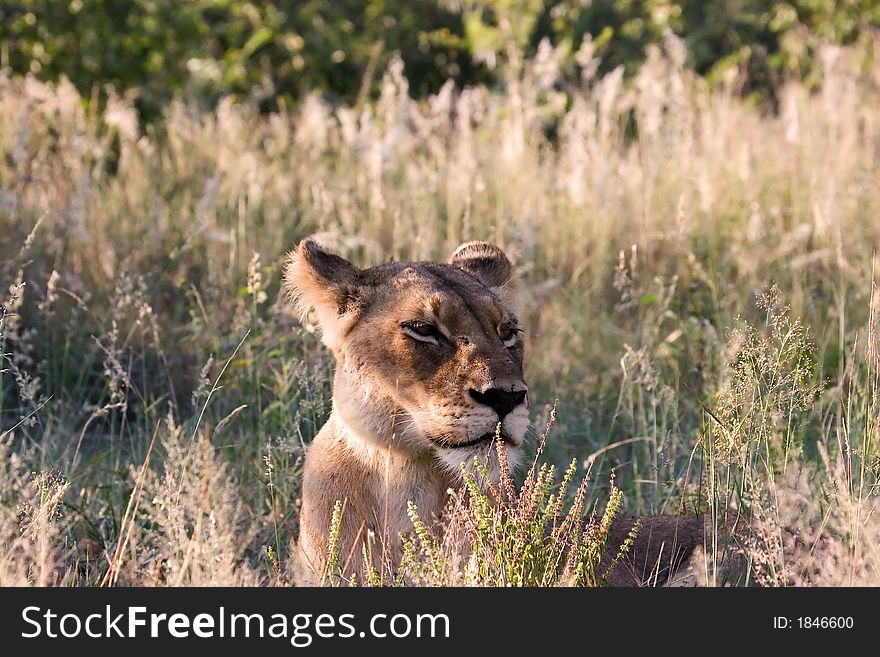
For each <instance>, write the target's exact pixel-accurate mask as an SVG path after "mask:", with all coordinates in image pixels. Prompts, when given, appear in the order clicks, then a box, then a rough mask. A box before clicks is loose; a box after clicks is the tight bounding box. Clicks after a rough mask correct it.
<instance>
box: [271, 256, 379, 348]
mask: <svg viewBox="0 0 880 657" xmlns="http://www.w3.org/2000/svg"><path fill="white" fill-rule="evenodd" d="M283 287H284V292H285V293H286V294H287V296H288V298H289V299H290V300H291V301H292V303H293V304H294V305H295V307H296V308H297V310H298V311H299V312H300V314H301V315H302V316H305V315H306V314H308V312H309V311H311V310H314V311H315V314H316V315H317V319H318V327H319V328H320V329H321V337H322V339H323V341H324V344H325V345H327V347H329V348H330V349H331V350H333V351H336V349H337V348H338V347H339V346H340V344H341V340H342V337H343V336H344V335H345V334H346V333H347V332H348V330H349V329H350V328H351V327H352V326H353V325H354V323H355V321H357V318H358V314H359V310H360V308H361V307H362V305H363V302H364V299H365V288H364V286H363V284H362V272H361V270H359V269H358V268H357V267H355V266H354V265H353V264H351V263H350V262H349V261H348V260H346V259H345V258H340V257H339V256H337V255H333V254H332V253H327V252H326V251H324V250H323V249H322V248H321V247H320V246H319V245H318V243H317V242H316V241H315V240H313V239H304V240H303V241H302V242H300V243H299V244H298V245H297V247H296V248H295V249H294V250H293V251H292V252H291V254H290V256H289V258H288V260H287V265H286V266H285V268H284V286H283Z"/></svg>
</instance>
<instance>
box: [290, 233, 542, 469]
mask: <svg viewBox="0 0 880 657" xmlns="http://www.w3.org/2000/svg"><path fill="white" fill-rule="evenodd" d="M285 288H286V290H287V291H288V293H289V295H290V296H291V297H292V299H293V301H294V302H295V303H296V304H297V306H298V307H299V308H300V310H301V311H303V312H308V311H314V313H315V316H316V320H317V324H318V326H319V328H320V331H321V335H322V339H323V342H324V344H325V345H326V346H327V347H328V348H329V349H330V350H331V351H332V352H333V354H334V356H335V359H336V370H335V374H334V385H333V388H334V389H333V413H334V414H336V415H337V416H338V418H339V420H341V421H342V422H343V423H344V425H345V426H346V427H347V429H348V430H350V431H351V432H352V433H353V434H355V435H356V436H357V437H358V438H360V439H361V440H364V441H367V442H372V443H379V444H380V445H383V446H387V445H388V444H389V443H393V444H394V447H395V448H397V449H401V450H405V451H407V452H411V453H422V454H424V453H431V454H433V455H435V456H436V458H437V460H438V461H439V462H440V463H441V464H443V465H444V466H446V467H447V469H448V470H449V471H451V472H454V473H456V474H458V473H460V467H461V464H462V463H470V462H472V461H473V459H474V457H482V458H485V459H487V462H489V463H490V465H491V464H492V453H493V451H494V449H493V445H494V444H495V441H494V438H495V436H496V434H497V435H498V436H500V438H501V440H502V441H503V443H504V445H505V448H506V450H507V455H508V459H509V462H510V464H511V465H515V464H516V462H517V460H518V457H519V454H520V452H521V446H522V444H523V440H524V438H525V434H526V430H527V428H528V425H529V418H528V390H527V388H526V384H525V381H524V379H523V335H522V329H521V328H520V326H519V321H518V318H517V312H516V301H515V299H516V294H517V283H516V276H515V271H514V268H513V266H512V265H511V263H510V260H508V258H507V256H505V255H504V253H503V252H502V251H501V250H500V249H499V248H497V247H495V246H493V245H491V244H488V243H486V242H468V243H466V244H463V245H461V246H460V247H459V248H458V249H456V250H455V252H454V253H453V254H452V256H451V257H450V258H449V261H448V263H435V262H393V263H389V264H384V265H379V266H376V267H371V268H368V269H359V268H357V267H355V266H354V265H353V264H351V263H350V262H348V261H347V260H345V259H343V258H341V257H339V256H336V255H333V254H330V253H327V252H326V251H324V250H323V249H322V248H321V247H320V246H319V245H318V244H317V243H316V242H315V241H314V240H311V239H307V240H304V241H303V242H301V243H300V244H299V245H298V247H297V248H296V249H295V251H294V252H293V254H292V255H291V258H290V260H289V262H288V264H287V267H286V270H285ZM490 469H491V468H490Z"/></svg>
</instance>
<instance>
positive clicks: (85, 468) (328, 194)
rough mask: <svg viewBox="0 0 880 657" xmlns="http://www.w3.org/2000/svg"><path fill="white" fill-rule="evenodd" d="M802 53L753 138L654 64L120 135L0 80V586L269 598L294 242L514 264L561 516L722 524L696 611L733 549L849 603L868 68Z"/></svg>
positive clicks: (115, 118) (877, 576)
mask: <svg viewBox="0 0 880 657" xmlns="http://www.w3.org/2000/svg"><path fill="white" fill-rule="evenodd" d="M581 55H582V57H583V59H584V61H588V60H589V58H590V56H591V54H590V53H589V52H587V51H585V52H583V53H581ZM820 57H821V62H822V66H823V78H822V85H821V87H820V89H819V90H818V91H815V92H811V91H809V90H808V89H807V88H805V87H804V86H803V85H801V84H799V83H798V82H796V81H792V82H791V83H789V84H788V85H786V86H785V87H784V88H783V89H781V90H780V94H779V98H780V107H779V111H778V113H768V112H764V111H761V110H760V109H758V108H755V107H753V106H751V105H750V104H749V103H748V102H746V101H744V100H742V99H741V98H740V97H739V96H738V95H737V94H736V93H735V89H736V81H731V85H730V88H714V89H710V88H708V87H707V86H706V84H705V83H704V82H703V81H701V80H700V79H699V78H697V77H695V76H694V75H692V74H691V73H690V72H689V71H687V70H686V69H685V68H684V67H683V65H682V61H683V57H682V53H681V46H680V44H678V43H676V42H674V41H670V42H669V43H668V44H667V48H666V51H665V52H662V53H661V52H659V51H658V52H655V53H653V54H652V56H651V57H650V58H649V60H648V62H647V63H646V64H645V65H644V67H643V69H642V70H641V71H640V72H639V73H638V74H637V75H636V76H635V78H634V79H632V80H631V81H624V80H623V79H622V77H621V75H620V74H619V73H617V72H615V73H612V74H610V75H608V76H605V77H602V78H597V77H591V76H586V77H585V78H584V79H583V80H582V84H581V88H580V89H578V90H574V91H572V92H571V93H570V95H565V94H563V93H562V92H560V91H558V89H557V88H556V87H555V86H554V82H555V80H556V74H555V72H556V69H555V66H556V65H555V61H556V60H555V58H554V53H553V52H552V50H546V49H545V50H542V51H541V53H540V55H539V57H538V58H537V59H536V60H535V61H533V62H530V63H529V65H528V66H526V67H525V68H524V70H523V73H522V79H521V80H520V84H518V85H514V86H512V87H511V91H510V92H501V91H490V90H487V89H484V88H475V89H467V90H464V91H462V92H461V93H457V92H455V91H454V90H453V89H452V88H451V87H447V88H444V89H443V90H442V91H441V92H440V93H439V94H438V95H437V96H435V97H432V98H430V99H428V100H427V101H426V102H424V103H416V102H414V101H412V100H410V99H409V97H408V96H407V94H406V82H405V80H404V79H403V77H402V75H401V67H400V66H399V65H397V64H395V65H393V66H392V67H391V69H390V70H389V71H388V72H387V73H386V76H385V82H384V87H383V93H382V97H381V99H380V101H379V102H378V103H377V105H376V106H375V107H365V108H363V109H362V110H360V111H355V110H353V109H350V108H346V107H331V106H328V105H326V104H324V103H322V102H321V101H320V100H319V99H318V98H311V99H308V100H307V101H306V102H305V103H303V105H302V106H300V107H297V108H295V109H290V110H287V111H284V112H282V113H280V114H276V115H270V116H257V115H253V114H251V113H250V112H249V111H248V110H246V109H242V108H240V107H236V106H233V105H231V104H228V103H224V104H222V105H221V106H220V107H219V108H218V109H217V111H216V112H212V113H208V114H199V113H196V112H194V111H193V110H192V109H191V108H190V107H188V106H186V105H185V104H182V103H177V104H173V105H172V106H170V107H169V108H168V110H167V117H166V120H165V121H164V123H162V124H161V125H160V126H159V127H156V128H150V129H149V130H146V131H145V130H144V129H143V128H142V127H141V126H140V125H139V123H138V120H137V116H136V114H135V112H134V110H133V109H132V105H131V103H130V102H129V101H128V100H126V99H123V98H114V99H111V101H110V103H109V105H108V107H107V109H106V111H104V112H101V113H99V112H98V111H97V110H96V109H95V108H94V107H93V106H92V105H90V104H89V102H87V101H84V100H83V99H81V98H79V96H78V95H77V94H76V92H75V91H74V90H73V89H72V87H71V86H70V85H68V84H63V83H62V84H60V85H58V86H57V87H51V86H45V85H43V84H41V83H39V82H36V81H35V80H33V79H30V78H27V79H20V78H10V77H8V76H6V75H5V74H0V153H2V156H3V157H2V159H0V234H2V236H3V237H2V245H0V246H2V253H3V258H2V261H0V284H2V289H3V290H4V292H5V294H4V306H3V307H4V310H3V315H2V320H0V353H2V354H3V356H2V364H0V369H2V371H0V432H2V434H0V436H2V437H0V442H2V443H3V450H4V452H3V459H2V463H0V584H11V583H24V582H30V583H36V584H67V585H73V584H99V583H102V582H103V583H107V584H110V583H118V584H160V585H161V584H249V583H258V582H259V583H279V584H280V583H286V582H289V581H290V570H291V569H290V567H289V555H290V541H291V537H292V536H293V535H294V534H295V527H296V515H297V502H298V500H297V496H298V486H299V467H300V464H301V459H302V454H303V451H304V447H305V445H307V444H308V441H309V440H310V439H311V437H312V436H313V435H314V433H315V432H316V430H317V429H318V428H319V427H320V426H321V423H322V422H323V420H324V418H325V417H326V413H327V409H328V404H329V395H330V392H329V376H328V371H329V359H328V357H327V355H326V354H325V353H323V352H322V351H321V349H320V348H319V346H318V341H317V340H316V339H315V337H314V335H313V333H314V327H312V326H310V325H308V324H305V325H301V324H299V323H298V322H296V321H295V320H294V319H293V318H292V316H291V315H290V314H289V312H288V310H287V309H286V308H285V307H284V306H283V304H282V303H281V302H280V301H276V299H277V298H278V294H277V292H278V284H279V264H280V262H281V258H282V257H283V254H284V252H285V250H287V249H289V248H290V247H291V246H292V245H293V244H294V243H295V242H296V241H297V240H298V239H300V238H301V237H303V236H305V235H306V234H309V233H314V232H319V233H321V235H322V239H323V241H324V243H325V244H326V245H327V246H328V247H331V248H333V249H335V250H337V251H338V252H340V253H342V254H344V255H346V256H348V257H350V258H352V259H353V260H354V261H356V262H359V263H362V264H369V263H376V262H380V261H384V260H387V259H390V258H401V259H444V258H445V256H446V255H447V254H448V253H449V252H450V251H451V250H452V249H453V248H454V247H455V246H456V245H457V244H458V243H459V242H461V241H463V240H466V239H471V238H483V239H490V240H493V241H495V242H496V243H498V244H499V245H501V246H502V247H504V248H505V249H506V250H507V251H508V252H509V253H510V254H511V255H512V257H513V258H514V259H515V261H516V262H517V264H518V266H519V268H520V270H521V273H522V275H523V277H524V279H525V281H526V283H527V285H526V287H527V290H528V299H527V312H526V315H527V316H526V318H525V320H526V324H527V325H528V326H529V327H530V332H529V335H528V351H527V375H528V378H529V380H530V383H531V384H532V390H533V413H534V415H535V418H534V419H535V425H536V426H539V427H540V426H543V425H544V424H545V423H546V421H547V415H548V414H549V409H550V408H551V406H552V405H553V403H554V401H555V400H557V399H558V400H559V403H558V408H559V419H558V422H557V426H556V428H555V429H554V432H553V437H552V438H551V439H550V440H549V442H548V445H547V449H546V451H545V452H544V454H543V458H544V459H546V460H547V461H549V462H553V463H557V464H563V463H568V462H570V461H571V459H572V458H577V459H578V460H579V461H580V460H581V459H584V458H586V464H588V465H589V466H591V467H592V469H593V480H592V481H593V483H592V484H591V485H590V486H589V487H587V488H586V489H585V490H584V491H583V494H582V497H581V498H580V501H579V502H576V503H577V504H580V505H581V507H582V508H583V509H585V510H587V511H592V510H593V509H601V508H604V507H605V504H606V501H607V500H608V499H609V489H608V487H607V486H606V484H604V483H603V482H607V481H608V480H609V477H608V473H609V471H610V470H611V469H612V468H614V469H615V470H616V473H617V479H616V481H617V486H618V487H619V491H620V496H619V504H620V507H621V512H626V513H660V512H666V513H669V512H679V511H686V512H691V511H702V510H708V511H709V512H711V513H712V514H713V519H714V520H715V522H716V523H717V525H718V526H719V527H720V526H722V525H723V523H724V522H725V518H724V516H725V515H726V514H728V513H730V514H736V515H739V514H741V515H743V516H745V517H746V518H753V521H752V522H753V523H754V526H755V529H754V530H753V531H752V532H751V533H750V534H749V537H748V538H747V540H745V541H744V542H743V544H741V545H727V544H722V542H720V541H719V543H718V544H717V545H715V546H713V549H712V550H710V553H709V554H707V555H705V556H704V561H703V564H704V565H705V566H706V567H705V568H703V571H704V573H703V576H704V581H705V582H707V583H712V584H721V583H725V582H727V581H731V580H730V578H727V576H726V575H724V574H723V573H722V569H720V568H719V567H717V566H716V564H718V563H721V562H722V561H723V560H724V559H723V558H724V556H725V554H724V553H727V552H729V551H737V550H738V551H739V554H740V555H741V556H744V557H745V559H744V562H745V564H746V567H745V570H744V572H745V575H742V576H738V577H739V579H736V581H737V582H742V583H745V582H751V581H757V582H759V583H765V584H799V583H807V582H819V583H873V584H877V583H880V572H878V559H877V554H876V547H874V546H876V544H877V540H876V539H877V532H878V525H877V520H876V515H873V512H874V509H875V506H876V502H875V500H876V495H877V493H878V479H880V450H878V435H877V432H878V417H880V416H878V412H877V411H878V408H877V404H878V389H877V387H878V384H877V381H878V378H877V372H878V369H880V367H878V357H877V347H878V345H877V334H876V332H875V329H876V319H877V318H876V317H875V315H874V312H873V310H871V311H870V312H869V309H873V308H875V307H876V299H875V298H874V296H875V293H874V285H873V281H874V280H875V269H876V249H877V246H878V244H880V223H878V222H877V221H876V217H878V216H880V188H878V186H877V182H876V172H877V170H878V168H880V167H878V164H880V162H878V160H880V114H878V113H877V112H876V107H877V106H878V102H880V68H878V66H877V65H876V64H875V63H873V62H872V60H871V58H870V57H868V56H867V55H866V53H865V52H862V51H858V50H845V49H844V50H842V49H833V48H826V49H825V50H823V51H822V52H821V54H820ZM585 70H588V71H589V70H592V69H591V68H590V67H586V69H585ZM771 284H772V285H773V286H772V287H771ZM768 290H773V296H772V298H771V297H767V296H766V295H767V294H768V292H767V291H768ZM756 294H759V297H760V298H759V297H756ZM756 299H758V301H760V300H761V299H763V301H760V303H756ZM866 327H867V328H866ZM154 441H155V442H154ZM151 445H152V446H153V448H152V450H151V451H149V450H150V447H151ZM148 451H149V454H148ZM31 473H41V474H33V475H32V474H31ZM805 498H809V500H810V502H811V504H810V505H805V504H804V503H803V500H804V499H805ZM571 504H572V500H571V499H569V500H568V501H567V502H566V505H565V507H564V508H565V510H566V511H567V510H569V509H571V506H570V505H571ZM801 511H803V512H801ZM531 517H532V518H533V519H534V517H535V516H534V515H533V516H531ZM792 525H794V526H795V527H798V528H799V530H798V531H799V532H800V534H799V538H798V539H797V540H789V537H788V534H787V533H786V532H787V531H788V530H789V529H790V528H791V527H792ZM504 531H505V532H506V531H507V530H506V529H505V530H504ZM719 533H720V532H719ZM516 535H517V534H516V532H513V533H505V534H504V536H507V537H510V536H514V537H515V536H516ZM499 540H501V542H502V543H505V545H506V542H505V541H507V540H508V539H507V538H504V539H503V540H502V539H499ZM511 540H513V539H511ZM786 541H788V542H789V543H790V545H788V544H787V543H786ZM515 545H516V541H515V540H513V542H512V543H511V544H510V546H511V549H519V548H515ZM490 547H491V544H490ZM496 547H497V546H496ZM499 549H500V548H499ZM422 551H423V552H424V550H422ZM510 554H514V553H513V552H511V553H510ZM790 560H794V561H790ZM539 566H540V564H538V565H536V566H535V568H534V569H533V570H532V571H530V573H524V572H518V573H515V572H513V571H510V570H509V569H508V570H503V569H502V570H493V571H491V572H490V571H489V570H485V571H479V569H477V572H478V573H479V574H478V575H473V572H474V571H468V570H467V568H465V566H464V565H462V569H461V571H460V573H459V574H460V575H461V576H462V577H465V576H466V577H467V579H466V581H468V582H469V583H500V582H506V583H537V582H538V580H540V579H541V578H539V577H537V576H536V575H534V573H537V572H545V571H541V568H540V567H539ZM502 571H503V572H502ZM546 572H549V571H546ZM573 572H574V571H570V573H573ZM554 573H556V571H554ZM447 575H448V573H447ZM449 577H452V576H451V575H449ZM453 579H454V578H453ZM550 579H552V581H553V582H554V583H555V582H556V581H557V580H556V578H555V575H554V577H553V578H550ZM575 579H576V578H575ZM587 579H589V577H588V578H587ZM563 580H565V581H569V582H570V581H572V578H570V577H569V578H568V579H566V578H563ZM456 581H461V580H456ZM548 581H549V580H548ZM582 583H597V581H593V580H590V582H586V581H585V580H582Z"/></svg>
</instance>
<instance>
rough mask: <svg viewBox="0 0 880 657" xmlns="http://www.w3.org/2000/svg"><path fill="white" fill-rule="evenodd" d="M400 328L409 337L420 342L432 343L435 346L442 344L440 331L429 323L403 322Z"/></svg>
mask: <svg viewBox="0 0 880 657" xmlns="http://www.w3.org/2000/svg"><path fill="white" fill-rule="evenodd" d="M400 327H401V328H402V329H403V332H404V333H406V334H407V335H408V336H409V337H411V338H413V339H415V340H419V341H420V342H430V343H433V344H438V343H439V342H440V331H439V330H438V329H437V327H436V326H434V325H433V324H431V323H429V322H418V321H417V322H403V323H402V324H401V325H400Z"/></svg>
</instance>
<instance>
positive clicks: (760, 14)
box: [0, 0, 880, 114]
mask: <svg viewBox="0 0 880 657" xmlns="http://www.w3.org/2000/svg"><path fill="white" fill-rule="evenodd" d="M878 26H880V2H878V0H840V1H835V0H788V1H787V2H780V1H773V2H763V1H760V0H675V1H666V0H333V1H331V0H246V1H245V0H4V2H2V3H0V60H2V64H3V65H4V66H7V67H10V68H12V70H14V71H16V72H19V73H25V72H31V73H33V74H35V75H37V76H38V77H40V78H42V79H50V80H51V79H57V78H58V77H60V76H62V75H64V76H67V77H68V78H70V79H71V81H72V82H73V83H74V84H75V85H76V86H77V88H79V89H80V91H81V92H83V93H84V94H86V95H89V94H92V93H93V92H94V91H96V90H97V91H98V92H101V91H103V87H104V85H107V84H109V85H112V86H113V87H114V88H116V89H117V90H118V91H120V92H122V91H128V92H131V93H134V94H135V95H136V97H137V102H138V105H139V107H140V109H141V110H142V111H145V112H147V113H148V114H149V113H153V112H156V111H157V110H158V109H159V108H161V107H162V106H163V105H164V104H165V103H166V102H167V101H168V99H169V98H170V97H172V96H173V95H174V94H176V93H179V92H184V93H187V94H188V95H192V96H193V97H196V98H200V99H202V100H204V101H207V102H209V103H210V102H213V101H215V100H216V99H217V98H219V97H220V96H222V95H226V94H231V95H234V96H236V97H239V98H241V99H247V100H250V101H252V102H256V103H259V104H260V105H261V106H264V107H267V106H272V105H273V104H275V103H277V102H278V100H279V99H291V100H295V99H297V98H299V97H301V96H302V95H303V94H305V93H307V92H309V91H319V92H323V93H325V94H327V95H329V96H330V97H335V98H340V99H344V100H346V101H348V102H357V101H364V100H366V99H368V98H370V97H371V96H372V95H373V94H374V93H375V91H376V89H377V85H378V80H379V78H380V76H379V75H377V72H381V71H382V70H383V69H384V68H385V66H386V65H387V63H388V61H389V60H390V58H391V57H392V56H393V54H394V53H395V52H399V53H400V55H401V57H402V59H403V61H404V62H405V65H406V75H407V78H408V80H409V82H410V90H411V93H412V94H414V95H423V94H426V93H428V92H431V91H435V90H436V89H437V88H438V87H439V86H440V85H441V84H442V83H443V81H444V80H446V79H449V78H452V79H454V80H456V81H457V83H459V84H472V83H474V82H477V81H491V80H492V79H495V80H498V81H503V80H504V76H505V73H507V72H509V71H510V67H511V66H513V67H514V68H515V67H516V65H517V62H518V61H522V59H523V58H525V57H528V56H529V55H530V54H533V53H534V51H535V49H536V48H537V47H538V44H539V43H540V42H541V41H542V40H543V39H548V40H549V41H550V42H551V43H553V44H554V45H556V46H562V47H563V48H564V49H565V50H566V51H567V52H568V53H569V62H568V63H569V67H570V69H571V71H572V75H575V74H576V68H577V67H576V63H575V59H574V53H575V52H576V51H577V50H578V48H579V47H580V45H581V43H582V42H583V40H584V39H585V38H586V39H589V40H591V41H592V42H593V44H594V46H595V47H596V48H597V51H598V53H599V54H600V55H601V56H602V62H603V67H604V68H606V69H611V68H614V67H616V66H621V65H622V66H624V67H625V69H626V70H632V69H634V68H635V67H637V66H638V65H639V64H640V63H641V61H642V60H643V59H644V57H645V53H646V49H647V47H648V46H649V45H650V44H656V43H660V42H661V41H662V40H663V38H664V35H665V34H667V33H668V32H672V33H675V34H677V35H679V36H680V37H682V38H683V39H684V42H685V44H686V45H687V48H688V53H689V55H688V56H689V58H690V62H689V63H690V64H691V65H692V66H693V67H694V68H695V69H696V70H697V71H698V72H699V73H702V74H704V75H707V76H708V77H709V78H710V79H711V78H713V77H717V76H718V75H720V74H723V73H724V72H725V71H728V70H733V69H735V70H737V71H740V72H743V73H745V74H746V75H745V78H746V84H747V86H748V89H750V90H758V91H762V92H766V91H768V90H772V88H773V87H774V86H775V85H776V84H777V83H778V82H779V81H780V80H781V79H783V78H784V77H785V76H787V75H798V76H805V77H807V76H809V75H810V74H811V72H812V67H811V54H812V52H813V49H814V48H815V46H816V45H817V44H818V43H819V42H822V41H830V42H834V43H849V42H852V41H855V40H857V39H859V38H862V36H863V35H864V34H866V33H867V32H870V31H873V30H876V29H877V28H878Z"/></svg>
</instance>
